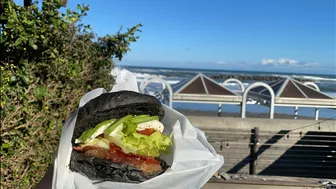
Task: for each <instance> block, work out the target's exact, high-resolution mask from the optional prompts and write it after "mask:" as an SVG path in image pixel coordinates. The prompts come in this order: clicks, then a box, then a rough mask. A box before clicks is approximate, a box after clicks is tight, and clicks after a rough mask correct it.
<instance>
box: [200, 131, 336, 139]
mask: <svg viewBox="0 0 336 189" xmlns="http://www.w3.org/2000/svg"><path fill="white" fill-rule="evenodd" d="M203 131H204V133H205V135H207V134H210V135H211V134H224V135H226V134H232V133H235V134H239V135H246V134H249V135H251V134H252V132H251V129H248V130H241V129H220V130H203ZM287 134H289V135H294V136H324V137H336V132H324V131H300V130H295V131H286V130H283V131H265V130H260V136H285V135H287Z"/></svg>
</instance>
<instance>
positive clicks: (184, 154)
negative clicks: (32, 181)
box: [52, 70, 224, 189]
mask: <svg viewBox="0 0 336 189" xmlns="http://www.w3.org/2000/svg"><path fill="white" fill-rule="evenodd" d="M121 90H129V91H136V92H138V86H137V82H136V77H135V76H134V74H132V73H131V72H129V71H127V70H122V71H120V72H119V74H118V77H117V79H116V84H115V85H114V86H113V88H112V91H111V92H116V91H121ZM105 92H106V91H105V90H104V89H102V88H99V89H95V90H93V91H90V92H88V93H87V94H85V95H84V96H83V97H82V99H81V101H80V105H79V106H80V107H81V106H83V105H84V104H85V103H86V102H88V101H90V100H91V99H93V98H95V97H97V96H99V95H101V94H102V93H105ZM164 110H165V116H164V118H163V120H162V123H163V124H164V126H165V129H164V133H166V134H170V133H171V132H173V145H172V149H171V151H172V153H171V154H169V155H166V156H163V157H162V159H164V160H165V161H166V162H167V163H168V164H169V165H171V167H170V168H169V169H167V170H166V172H164V173H163V174H162V175H159V176H157V177H155V178H152V179H150V180H147V181H145V182H142V183H140V184H130V183H120V182H109V181H108V182H107V181H106V182H99V181H95V180H90V179H88V178H87V177H85V176H83V175H81V174H78V173H76V172H72V171H70V170H69V163H70V156H71V150H72V144H71V138H72V134H73V130H74V127H75V123H76V118H77V111H75V112H74V113H73V114H72V115H71V116H70V117H69V119H68V120H67V121H66V123H65V124H64V127H63V130H62V135H61V140H60V144H59V147H58V152H57V155H56V157H55V161H54V175H53V184H52V188H53V189H159V188H165V189H199V188H201V187H202V186H203V185H204V184H205V183H206V182H207V181H208V180H209V179H210V178H211V177H212V175H213V174H214V173H215V172H216V171H217V170H218V169H219V168H220V167H221V166H222V165H223V163H224V159H223V157H222V156H220V155H217V154H216V152H215V150H214V149H213V147H212V146H211V145H210V144H209V143H208V142H207V140H206V137H205V135H204V133H203V132H202V131H201V130H199V129H198V128H196V127H194V126H192V125H191V124H190V122H189V121H188V119H187V118H186V117H185V116H184V115H182V114H180V113H179V112H177V111H175V110H173V109H171V108H169V107H167V106H164Z"/></svg>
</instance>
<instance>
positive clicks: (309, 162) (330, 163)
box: [231, 159, 336, 167]
mask: <svg viewBox="0 0 336 189" xmlns="http://www.w3.org/2000/svg"><path fill="white" fill-rule="evenodd" d="M231 162H234V160H231ZM274 163H276V164H281V165H282V164H288V165H291V166H293V167H295V166H296V165H307V167H310V166H324V167H327V166H328V167H332V166H336V161H330V160H329V161H328V160H325V161H317V160H310V159H305V160H302V159H301V160H300V159H296V160H295V159H277V160H275V161H274V160H259V161H258V165H272V164H274Z"/></svg>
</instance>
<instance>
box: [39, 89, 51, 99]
mask: <svg viewBox="0 0 336 189" xmlns="http://www.w3.org/2000/svg"><path fill="white" fill-rule="evenodd" d="M44 96H50V94H49V93H48V89H47V87H38V88H36V89H35V97H36V98H37V99H38V100H42V98H43V97H44Z"/></svg>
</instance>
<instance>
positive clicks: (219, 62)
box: [215, 60, 227, 64]
mask: <svg viewBox="0 0 336 189" xmlns="http://www.w3.org/2000/svg"><path fill="white" fill-rule="evenodd" d="M215 63H216V64H227V62H224V61H221V60H219V61H217V62H215Z"/></svg>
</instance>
